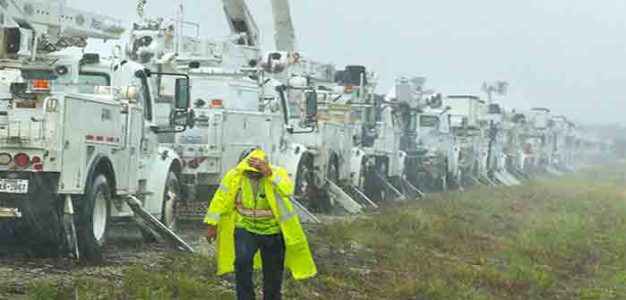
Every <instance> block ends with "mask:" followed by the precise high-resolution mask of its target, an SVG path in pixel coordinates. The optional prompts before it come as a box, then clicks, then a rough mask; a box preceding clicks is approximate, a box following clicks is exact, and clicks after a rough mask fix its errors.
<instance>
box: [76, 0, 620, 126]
mask: <svg viewBox="0 0 626 300" xmlns="http://www.w3.org/2000/svg"><path fill="white" fill-rule="evenodd" d="M68 2H69V4H71V5H73V6H77V7H80V8H85V9H89V10H92V11H97V12H100V13H104V14H110V15H114V16H117V17H118V18H120V19H123V20H125V21H128V22H130V21H132V20H134V19H135V17H136V13H135V6H136V2H135V1H133V0H106V1H94V0H68ZM179 2H180V1H177V0H148V6H147V9H146V12H147V14H149V15H156V16H159V15H163V16H168V15H173V12H174V11H175V9H176V7H177V4H178V3H179ZM183 2H184V3H185V7H186V10H187V15H186V18H187V20H189V21H194V22H199V23H201V25H202V26H203V33H205V34H206V35H209V36H212V37H217V38H219V37H223V36H225V35H226V34H227V30H226V26H227V25H226V23H225V21H224V16H223V14H222V10H221V4H220V3H221V1H220V0H185V1H183ZM248 3H249V4H250V6H251V8H252V10H253V13H254V15H255V17H256V19H257V23H258V24H259V26H260V27H261V34H262V39H263V44H264V46H265V47H266V49H268V50H269V49H271V48H273V47H272V45H273V30H272V20H271V9H270V1H269V0H248ZM291 5H292V11H293V16H294V22H295V26H296V35H297V38H298V46H299V48H300V49H301V50H303V51H304V52H305V53H306V55H307V56H308V57H311V58H314V59H317V60H322V61H328V62H333V63H335V64H336V65H338V66H343V65H345V64H365V65H367V66H368V67H370V68H371V69H373V70H375V71H376V72H377V73H378V74H379V77H380V85H379V90H380V91H387V90H388V88H389V87H390V85H391V84H392V83H393V80H394V78H395V77H396V76H398V75H409V76H410V75H423V76H426V77H428V85H429V86H430V87H432V88H435V89H437V90H438V91H440V92H443V93H444V94H454V93H464V94H467V93H471V94H479V95H481V96H483V95H482V92H481V91H480V86H481V84H482V82H483V80H485V79H488V80H492V79H503V80H507V81H509V83H510V87H509V94H508V95H507V96H505V97H504V98H503V99H502V103H503V104H504V105H505V106H507V107H515V108H520V109H527V108H531V107H535V106H543V107H549V108H551V109H552V110H553V112H554V113H556V114H563V115H566V116H569V117H571V118H573V119H575V120H578V121H583V122H594V123H595V122H601V123H612V122H616V123H621V124H626V118H625V117H624V115H623V114H624V113H626V101H625V100H626V99H625V98H626V96H625V93H624V92H623V90H624V89H626V59H625V58H624V56H625V55H626V38H625V37H626V17H625V16H626V0H602V1H590V0H517V1H513V0H473V1H464V0H430V1H425V0H377V1H372V0H292V1H291Z"/></svg>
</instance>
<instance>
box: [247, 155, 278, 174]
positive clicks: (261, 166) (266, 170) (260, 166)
mask: <svg viewBox="0 0 626 300" xmlns="http://www.w3.org/2000/svg"><path fill="white" fill-rule="evenodd" d="M248 164H249V165H250V166H251V167H253V168H255V169H257V170H259V172H261V173H263V175H265V176H268V177H269V176H271V175H272V168H270V165H269V164H268V163H267V161H265V160H262V159H258V158H256V157H251V158H249V159H248Z"/></svg>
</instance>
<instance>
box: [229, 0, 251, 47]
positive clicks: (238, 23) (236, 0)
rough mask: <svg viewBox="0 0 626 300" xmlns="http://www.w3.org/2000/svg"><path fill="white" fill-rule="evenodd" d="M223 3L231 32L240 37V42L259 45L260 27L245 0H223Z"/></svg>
mask: <svg viewBox="0 0 626 300" xmlns="http://www.w3.org/2000/svg"><path fill="white" fill-rule="evenodd" d="M222 3H223V4H224V12H225V13H226V19H227V21H228V25H229V26H230V30H231V32H232V33H233V34H234V35H237V36H239V37H240V38H238V44H241V45H247V46H258V45H259V28H258V27H257V25H256V23H255V21H254V18H253V17H252V14H251V13H250V9H249V8H248V5H247V4H246V2H245V0H222Z"/></svg>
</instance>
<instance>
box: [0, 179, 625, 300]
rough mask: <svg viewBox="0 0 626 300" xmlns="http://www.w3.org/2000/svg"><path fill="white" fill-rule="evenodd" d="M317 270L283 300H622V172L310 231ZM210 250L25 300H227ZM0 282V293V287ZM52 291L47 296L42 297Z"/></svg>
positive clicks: (483, 191)
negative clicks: (117, 277)
mask: <svg viewBox="0 0 626 300" xmlns="http://www.w3.org/2000/svg"><path fill="white" fill-rule="evenodd" d="M309 239H310V241H311V243H312V249H313V250H314V255H315V257H316V261H317V263H318V267H319V270H320V274H319V275H318V276H317V277H316V278H314V279H311V280H307V281H302V282H294V281H291V280H288V281H287V282H286V284H285V295H286V298H293V299H572V298H574V299H625V298H626V172H622V171H620V170H613V171H601V172H594V173H591V174H589V175H584V176H582V175H581V176H577V177H570V178H563V179H551V180H541V181H536V182H534V183H530V184H527V185H525V186H523V187H513V188H498V189H490V188H478V189H473V190H469V191H466V192H463V193H456V192H455V193H449V194H445V195H439V196H433V197H431V198H430V199H429V200H427V201H421V202H411V203H406V204H404V205H400V206H393V207H385V208H383V209H382V211H380V212H378V213H376V214H371V215H367V216H364V217H362V218H357V219H355V220H352V221H344V222H341V221H340V222H334V223H332V224H326V225H320V226H316V227H314V228H310V234H309ZM214 270H215V263H214V261H213V259H212V258H207V257H203V256H200V255H194V256H189V255H174V254H173V255H172V256H170V257H168V258H166V259H164V260H162V261H159V262H157V263H156V264H154V265H151V266H150V267H147V266H143V265H133V266H130V267H128V268H127V269H126V271H125V272H124V274H123V275H122V278H121V279H120V280H105V279H100V280H97V279H89V280H87V279H81V280H77V281H76V282H65V283H59V282H54V283H52V282H34V283H31V285H30V288H29V295H30V296H31V298H34V299H55V298H56V299H68V298H73V297H74V296H75V295H78V296H79V298H80V299H92V298H96V299H97V298H100V299H115V298H117V299H171V298H177V299H212V298H213V299H232V298H233V294H232V285H231V284H230V283H228V282H227V281H224V280H221V279H218V278H216V277H215V276H214ZM0 290H1V289H0ZM51 295H52V296H51Z"/></svg>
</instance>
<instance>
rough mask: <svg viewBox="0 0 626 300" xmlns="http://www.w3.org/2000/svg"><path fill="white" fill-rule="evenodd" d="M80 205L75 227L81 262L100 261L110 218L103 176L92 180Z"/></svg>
mask: <svg viewBox="0 0 626 300" xmlns="http://www.w3.org/2000/svg"><path fill="white" fill-rule="evenodd" d="M82 204H83V205H82V207H81V210H80V212H79V214H78V226H77V235H78V247H79V249H80V255H81V260H84V261H87V262H98V261H102V259H103V255H102V254H103V248H104V246H105V244H106V241H107V233H108V228H109V222H110V216H111V188H110V187H109V183H108V181H107V179H106V177H105V176H104V175H97V176H96V177H95V178H94V179H93V181H92V182H91V184H90V186H89V187H88V189H87V197H86V198H85V201H84V203H82Z"/></svg>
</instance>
